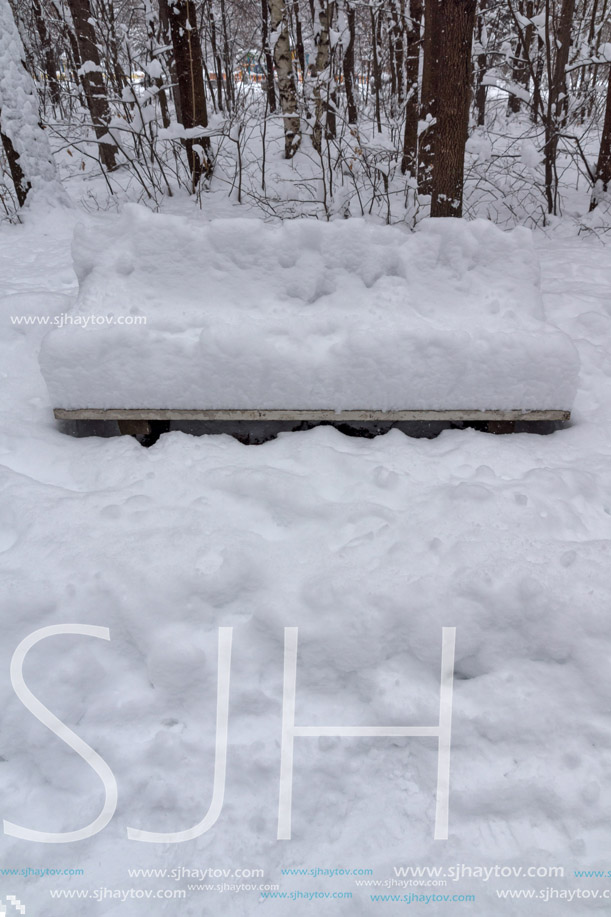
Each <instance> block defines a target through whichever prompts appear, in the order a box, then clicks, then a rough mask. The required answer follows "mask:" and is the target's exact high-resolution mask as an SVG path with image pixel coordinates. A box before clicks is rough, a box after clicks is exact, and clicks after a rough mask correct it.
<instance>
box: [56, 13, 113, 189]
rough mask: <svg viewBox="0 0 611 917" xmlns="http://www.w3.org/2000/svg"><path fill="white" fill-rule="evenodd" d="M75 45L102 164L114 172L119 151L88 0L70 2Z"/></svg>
mask: <svg viewBox="0 0 611 917" xmlns="http://www.w3.org/2000/svg"><path fill="white" fill-rule="evenodd" d="M68 6H69V8H70V13H71V14H72V21H73V22H74V30H75V34H76V41H77V44H78V49H79V56H80V59H81V67H80V71H79V75H80V78H81V84H82V86H83V91H84V93H85V98H86V100H87V107H88V108H89V114H90V115H91V121H92V123H93V129H94V131H95V135H96V137H97V139H98V145H99V150H100V160H101V162H102V164H103V165H104V167H105V168H106V169H108V171H109V172H111V171H112V170H113V169H116V167H117V162H116V158H115V157H116V153H117V147H116V145H115V144H114V143H112V142H111V141H109V139H108V126H109V124H110V108H109V105H108V97H107V95H106V86H105V85H104V75H103V73H102V67H101V64H100V52H99V51H98V47H97V44H96V34H95V29H94V26H93V22H94V19H93V16H92V13H91V6H90V5H89V0H68Z"/></svg>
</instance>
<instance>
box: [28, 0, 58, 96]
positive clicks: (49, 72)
mask: <svg viewBox="0 0 611 917" xmlns="http://www.w3.org/2000/svg"><path fill="white" fill-rule="evenodd" d="M32 12H33V13H34V22H35V23H36V31H37V32H38V37H39V38H40V48H41V51H42V54H43V58H44V62H45V76H46V77H47V83H48V85H49V98H50V99H51V104H52V105H53V106H54V107H56V108H57V107H58V106H59V104H60V100H61V96H60V90H59V82H58V79H57V73H58V70H59V67H58V65H57V58H56V57H55V49H54V48H53V44H52V42H51V39H50V38H49V33H48V31H47V24H46V22H45V19H44V16H43V13H42V7H41V5H40V0H32Z"/></svg>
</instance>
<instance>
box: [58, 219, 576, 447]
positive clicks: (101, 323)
mask: <svg viewBox="0 0 611 917" xmlns="http://www.w3.org/2000/svg"><path fill="white" fill-rule="evenodd" d="M198 216H199V219H196V218H195V217H193V218H185V217H175V216H166V215H160V214H154V213H151V212H150V211H148V210H147V209H146V208H144V207H139V206H136V205H129V206H127V207H126V208H125V210H124V212H123V213H122V214H121V216H119V217H117V216H116V215H114V214H113V215H103V216H98V217H96V218H94V219H92V220H91V221H90V223H89V224H88V225H86V226H84V227H80V228H79V230H78V232H77V233H76V234H75V240H74V244H73V255H74V263H75V269H76V272H77V275H78V278H79V284H80V291H79V296H78V300H77V302H76V304H75V307H74V309H73V311H72V313H70V315H69V316H67V317H66V319H65V320H64V322H63V326H62V327H59V326H57V327H55V328H53V330H52V331H50V332H49V333H48V335H47V336H46V338H45V340H44V342H43V346H42V350H41V357H40V359H41V367H42V371H43V374H44V376H45V379H46V381H47V385H48V388H49V392H50V394H51V399H52V403H53V405H54V407H55V416H56V417H58V418H60V419H80V420H83V419H90V420H116V421H119V423H120V424H121V429H122V432H129V433H137V432H144V430H145V427H144V426H143V424H150V423H163V422H166V423H167V422H168V421H171V420H278V421H296V422H299V421H335V422H340V421H343V422H351V421H352V422H357V423H358V422H372V421H375V422H381V423H384V422H397V421H399V422H404V421H414V420H446V421H452V422H480V423H492V424H495V425H507V424H512V423H514V422H515V421H518V420H520V421H540V420H555V421H560V420H567V419H568V417H569V413H570V408H571V405H572V402H573V398H574V394H575V389H576V384H577V374H578V359H577V355H576V351H575V349H574V347H573V345H572V343H571V342H570V340H569V339H568V338H567V337H566V336H565V335H564V334H563V333H562V332H561V331H559V330H558V329H557V328H555V327H554V326H550V325H549V324H548V323H547V322H546V320H545V315H544V311H543V305H542V300H541V294H540V289H539V267H538V261H537V258H536V255H535V252H534V248H533V239H532V236H531V233H530V232H529V231H528V230H526V229H522V228H519V229H515V230H513V231H511V232H502V231H501V230H499V229H498V228H497V227H495V226H494V225H493V224H492V223H489V222H487V221H484V220H476V221H474V222H470V223H468V222H464V221H462V220H453V219H448V220H440V219H437V220H426V221H423V222H422V223H421V224H420V226H419V227H418V230H417V232H415V233H411V232H408V231H407V230H406V229H405V228H403V227H401V228H400V227H388V226H379V225H376V224H372V223H368V222H366V221H364V220H346V221H344V220H341V221H337V222H332V223H322V222H317V221H312V220H296V221H292V222H287V223H284V224H282V225H280V224H277V223H274V224H268V223H264V222H262V221H261V220H258V219H244V218H233V219H226V220H225V219H222V220H212V221H209V222H205V221H203V220H202V218H201V215H198ZM496 429H497V430H500V429H502V426H501V427H499V426H497V427H496Z"/></svg>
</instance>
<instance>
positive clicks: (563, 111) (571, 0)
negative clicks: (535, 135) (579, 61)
mask: <svg viewBox="0 0 611 917" xmlns="http://www.w3.org/2000/svg"><path fill="white" fill-rule="evenodd" d="M574 14H575V0H562V7H561V10H560V21H559V22H558V30H557V33H556V48H557V51H556V66H555V68H554V82H553V86H551V87H550V96H551V101H552V103H553V105H554V117H555V120H556V123H557V124H558V125H562V124H564V122H565V121H566V115H567V111H568V97H567V86H566V67H567V64H568V62H569V51H570V49H571V26H572V24H573V16H574Z"/></svg>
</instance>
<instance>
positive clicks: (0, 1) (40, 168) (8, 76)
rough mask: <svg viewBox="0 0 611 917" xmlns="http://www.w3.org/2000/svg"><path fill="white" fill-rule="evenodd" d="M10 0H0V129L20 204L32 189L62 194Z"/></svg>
mask: <svg viewBox="0 0 611 917" xmlns="http://www.w3.org/2000/svg"><path fill="white" fill-rule="evenodd" d="M23 59H24V50H23V44H22V42H21V38H20V36H19V32H18V31H17V26H16V24H15V20H14V18H13V13H12V10H11V7H10V6H9V2H8V0H0V133H1V139H2V145H3V147H4V151H5V153H6V157H7V160H8V163H9V168H10V170H11V177H12V179H13V183H14V185H15V191H16V194H17V199H18V201H19V205H20V206H23V205H24V203H25V201H26V198H27V196H28V194H29V192H30V191H33V192H34V193H35V194H38V193H39V192H43V191H45V192H46V193H47V194H50V196H51V198H56V199H57V198H60V197H61V196H62V190H61V187H60V185H59V182H58V181H57V177H56V170H55V163H54V161H53V156H52V153H51V148H50V146H49V141H48V139H47V135H46V134H45V132H44V130H43V129H42V127H41V125H40V124H39V120H38V119H39V112H38V96H37V94H36V87H35V85H34V81H33V80H32V77H31V76H30V74H29V73H28V72H27V70H26V69H25V67H24V64H23Z"/></svg>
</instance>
